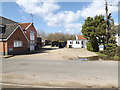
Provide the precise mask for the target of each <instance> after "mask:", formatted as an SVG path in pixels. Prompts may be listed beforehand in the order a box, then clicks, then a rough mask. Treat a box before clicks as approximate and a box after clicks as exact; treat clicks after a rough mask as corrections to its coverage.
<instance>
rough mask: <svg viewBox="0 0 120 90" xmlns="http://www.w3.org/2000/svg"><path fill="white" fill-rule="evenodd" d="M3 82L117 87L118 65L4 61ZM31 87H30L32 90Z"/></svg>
mask: <svg viewBox="0 0 120 90" xmlns="http://www.w3.org/2000/svg"><path fill="white" fill-rule="evenodd" d="M2 66H3V76H2V79H3V81H2V82H3V83H7V84H16V85H28V86H29V87H32V86H36V87H40V86H43V87H49V86H50V87H81V88H82V87H117V86H118V62H115V61H79V60H39V59H35V60H34V59H33V60H32V59H29V60H28V59H27V60H26V59H15V58H14V59H13V58H9V59H3V60H2ZM28 86H27V87H28Z"/></svg>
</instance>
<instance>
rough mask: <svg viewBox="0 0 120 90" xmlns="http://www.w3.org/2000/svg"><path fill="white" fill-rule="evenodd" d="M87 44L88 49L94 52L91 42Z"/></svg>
mask: <svg viewBox="0 0 120 90" xmlns="http://www.w3.org/2000/svg"><path fill="white" fill-rule="evenodd" d="M86 44H87V50H88V51H92V52H93V47H92V45H91V43H90V42H87V43H86Z"/></svg>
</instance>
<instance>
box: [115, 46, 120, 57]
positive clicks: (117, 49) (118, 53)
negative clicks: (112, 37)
mask: <svg viewBox="0 0 120 90" xmlns="http://www.w3.org/2000/svg"><path fill="white" fill-rule="evenodd" d="M116 54H117V56H119V57H120V46H118V47H117V48H116Z"/></svg>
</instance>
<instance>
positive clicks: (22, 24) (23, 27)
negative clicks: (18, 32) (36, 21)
mask: <svg viewBox="0 0 120 90" xmlns="http://www.w3.org/2000/svg"><path fill="white" fill-rule="evenodd" d="M19 24H20V26H21V27H22V29H23V30H25V29H26V28H27V27H28V26H29V25H30V24H31V23H19Z"/></svg>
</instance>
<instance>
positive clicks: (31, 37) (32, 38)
mask: <svg viewBox="0 0 120 90" xmlns="http://www.w3.org/2000/svg"><path fill="white" fill-rule="evenodd" d="M30 40H35V34H34V32H33V31H30Z"/></svg>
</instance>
